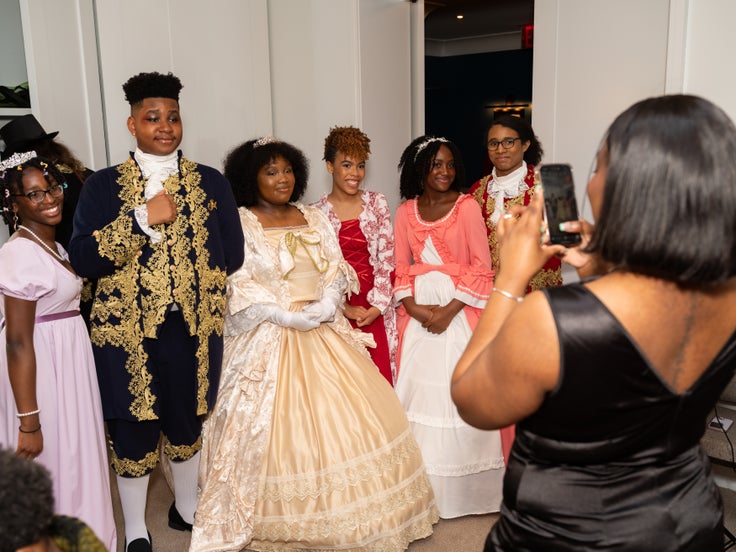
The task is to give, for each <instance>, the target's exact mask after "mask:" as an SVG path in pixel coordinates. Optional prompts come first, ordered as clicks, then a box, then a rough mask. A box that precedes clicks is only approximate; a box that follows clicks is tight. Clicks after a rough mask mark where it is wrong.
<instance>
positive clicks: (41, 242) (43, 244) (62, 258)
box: [18, 224, 66, 263]
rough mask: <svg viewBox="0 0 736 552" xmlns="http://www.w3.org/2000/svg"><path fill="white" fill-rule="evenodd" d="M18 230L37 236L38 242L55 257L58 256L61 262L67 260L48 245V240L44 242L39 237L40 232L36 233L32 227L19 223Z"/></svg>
mask: <svg viewBox="0 0 736 552" xmlns="http://www.w3.org/2000/svg"><path fill="white" fill-rule="evenodd" d="M18 230H25V231H26V232H28V233H29V234H30V235H31V236H33V237H34V238H36V240H37V241H38V243H39V244H41V246H42V247H44V248H45V249H46V251H48V252H49V253H51V254H52V255H53V256H54V257H56V258H57V259H59V262H61V263H64V262H66V259H65V258H64V257H62V256H61V255H59V252H58V251H54V250H53V249H52V248H51V247H49V246H48V245H46V242H44V241H43V240H42V239H41V238H39V237H38V234H36V233H35V232H34V231H33V230H31V229H30V228H28V227H26V226H23V225H22V224H19V225H18Z"/></svg>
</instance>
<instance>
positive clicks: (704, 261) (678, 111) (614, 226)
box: [588, 95, 736, 287]
mask: <svg viewBox="0 0 736 552" xmlns="http://www.w3.org/2000/svg"><path fill="white" fill-rule="evenodd" d="M604 147H605V150H604V152H603V153H604V154H606V156H607V159H608V162H607V171H606V178H605V189H604V191H603V202H602V205H601V212H600V214H599V217H598V221H597V227H596V230H595V232H594V234H593V237H592V240H591V242H590V244H589V246H588V250H589V251H591V252H596V253H598V254H599V255H600V256H601V257H602V258H603V259H604V260H606V261H608V262H610V263H612V264H613V265H614V266H616V267H619V268H621V269H624V270H628V271H631V272H636V273H640V274H645V275H649V276H654V277H657V278H662V279H664V280H668V281H672V282H675V283H677V284H680V285H682V286H683V287H705V286H710V285H716V284H719V283H723V282H725V281H726V280H728V279H730V278H732V277H733V276H734V275H735V274H736V163H734V160H736V128H735V127H734V124H733V122H732V121H731V120H730V119H729V117H728V116H727V115H726V113H724V112H723V110H722V109H720V108H719V107H717V106H715V105H714V104H712V103H711V102H709V101H708V100H705V99H703V98H699V97H697V96H689V95H669V96H660V97H656V98H649V99H646V100H643V101H640V102H638V103H636V104H634V105H633V106H631V107H630V108H629V109H627V110H626V111H624V112H623V113H622V114H621V115H619V116H618V117H617V118H616V120H615V121H614V122H613V123H612V124H611V126H610V128H609V129H608V132H607V136H606V140H605V145H604Z"/></svg>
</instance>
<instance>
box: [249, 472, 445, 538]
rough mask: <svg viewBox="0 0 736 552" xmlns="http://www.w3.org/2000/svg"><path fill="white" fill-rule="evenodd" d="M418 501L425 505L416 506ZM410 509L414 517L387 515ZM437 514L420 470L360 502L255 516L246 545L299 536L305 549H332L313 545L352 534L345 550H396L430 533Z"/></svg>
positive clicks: (425, 480)
mask: <svg viewBox="0 0 736 552" xmlns="http://www.w3.org/2000/svg"><path fill="white" fill-rule="evenodd" d="M386 494H388V496H386ZM418 505H423V506H424V508H425V509H424V510H423V511H417V510H418V508H417V506H418ZM412 511H416V512H417V513H416V515H415V516H414V517H413V518H411V519H409V520H403V519H402V521H403V523H402V524H401V525H399V526H396V527H393V528H390V527H391V523H392V521H391V520H393V519H396V518H397V517H401V515H400V513H409V512H412ZM438 520H439V513H438V511H437V508H436V506H435V504H434V499H433V495H432V488H431V486H430V483H429V480H428V479H427V476H426V475H425V474H424V471H423V470H422V471H420V472H419V474H418V476H417V477H414V478H412V479H411V480H410V481H408V482H406V484H404V485H401V486H400V487H398V488H393V489H391V490H390V491H389V492H388V493H383V494H380V495H377V496H372V497H367V500H361V501H360V503H359V504H358V503H356V504H354V505H350V504H345V505H343V506H342V507H340V508H333V509H329V510H326V511H322V512H318V513H314V514H307V515H299V516H279V517H277V518H271V517H266V518H262V517H256V518H255V519H254V530H253V540H252V541H251V543H250V544H249V545H248V549H249V550H259V551H273V550H284V547H283V543H285V542H299V543H307V546H308V548H309V550H335V548H334V547H333V548H324V549H320V548H316V547H315V548H313V547H312V546H319V545H320V544H324V545H327V546H329V544H330V543H332V542H335V543H337V542H340V543H345V542H346V540H348V539H350V537H351V536H352V537H353V539H354V542H351V543H350V544H351V547H350V548H349V550H361V551H366V552H368V551H370V552H389V551H391V552H395V551H397V550H406V548H407V546H408V545H409V543H410V542H412V541H414V540H417V539H420V538H423V537H426V536H429V535H430V534H431V533H432V525H433V524H434V523H437V521H438ZM279 543H280V544H279ZM309 544H312V546H309ZM341 550H348V549H346V548H341Z"/></svg>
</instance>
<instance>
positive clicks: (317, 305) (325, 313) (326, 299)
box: [302, 288, 342, 322]
mask: <svg viewBox="0 0 736 552" xmlns="http://www.w3.org/2000/svg"><path fill="white" fill-rule="evenodd" d="M341 300H342V293H340V292H339V291H338V290H337V289H335V288H327V289H325V290H324V293H323V294H322V299H320V300H319V301H312V302H311V303H309V304H308V305H307V306H306V307H304V308H303V309H302V312H305V313H309V314H311V315H313V316H314V317H315V318H316V319H317V320H318V321H319V322H332V321H333V320H334V319H335V312H336V311H337V306H338V305H339V304H340V301H341Z"/></svg>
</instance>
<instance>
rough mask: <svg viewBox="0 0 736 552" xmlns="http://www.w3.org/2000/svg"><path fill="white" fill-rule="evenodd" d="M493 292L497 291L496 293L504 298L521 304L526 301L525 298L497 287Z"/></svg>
mask: <svg viewBox="0 0 736 552" xmlns="http://www.w3.org/2000/svg"><path fill="white" fill-rule="evenodd" d="M493 291H495V292H496V293H500V294H501V295H503V296H504V297H507V298H509V299H513V300H514V301H516V302H517V303H521V302H522V301H523V300H524V298H523V297H517V296H516V295H513V294H511V293H509V292H508V291H504V290H502V289H498V288H497V287H494V288H493Z"/></svg>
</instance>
